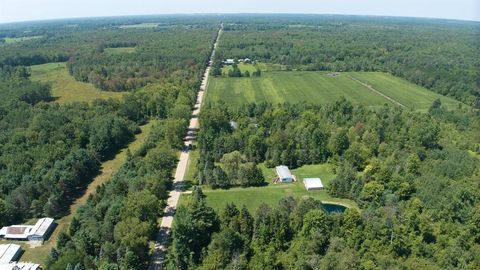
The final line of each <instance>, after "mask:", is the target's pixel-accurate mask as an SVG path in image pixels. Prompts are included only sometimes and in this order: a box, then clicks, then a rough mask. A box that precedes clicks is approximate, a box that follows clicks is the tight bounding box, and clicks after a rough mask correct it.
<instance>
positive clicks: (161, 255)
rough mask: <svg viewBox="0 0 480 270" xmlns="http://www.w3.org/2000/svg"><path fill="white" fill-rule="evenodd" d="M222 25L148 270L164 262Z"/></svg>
mask: <svg viewBox="0 0 480 270" xmlns="http://www.w3.org/2000/svg"><path fill="white" fill-rule="evenodd" d="M222 28H223V25H222V27H221V28H220V30H218V34H217V39H216V40H215V43H214V45H213V49H212V54H211V56H210V61H209V63H208V65H207V68H206V69H205V74H204V75H203V79H202V84H201V85H200V90H199V91H198V94H197V101H196V103H195V106H194V109H193V112H192V117H191V118H190V124H189V126H188V130H187V135H186V137H185V140H184V141H185V148H184V150H183V151H182V153H181V154H180V159H179V161H178V164H177V168H176V170H175V178H174V180H173V189H172V190H171V191H170V193H169V197H168V200H167V206H166V207H165V210H164V211H163V218H162V222H161V224H160V230H159V231H158V233H157V238H156V241H155V247H154V251H153V255H152V259H151V261H150V266H149V269H150V270H159V269H162V267H163V264H164V262H165V254H166V251H167V246H168V244H169V242H170V233H171V229H172V224H173V216H174V214H175V210H176V209H177V204H178V201H179V199H180V195H181V194H182V192H183V180H184V177H185V173H186V171H187V166H188V159H189V156H190V146H191V145H192V144H193V142H194V140H195V137H196V134H197V131H198V115H199V113H200V109H201V107H202V104H203V98H204V96H205V91H206V89H207V84H208V78H209V75H210V69H211V67H212V63H213V58H214V57H215V51H216V49H217V46H218V41H219V39H220V35H221V34H222Z"/></svg>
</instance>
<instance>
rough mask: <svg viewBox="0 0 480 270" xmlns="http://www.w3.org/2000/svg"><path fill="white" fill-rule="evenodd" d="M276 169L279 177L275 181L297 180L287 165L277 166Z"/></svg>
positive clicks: (288, 181)
mask: <svg viewBox="0 0 480 270" xmlns="http://www.w3.org/2000/svg"><path fill="white" fill-rule="evenodd" d="M275 171H276V172H277V178H276V179H275V182H281V183H291V182H293V181H294V180H295V179H294V178H293V175H292V173H291V172H290V170H289V169H288V167H287V166H284V165H281V166H277V167H276V168H275Z"/></svg>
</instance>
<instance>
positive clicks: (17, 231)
mask: <svg viewBox="0 0 480 270" xmlns="http://www.w3.org/2000/svg"><path fill="white" fill-rule="evenodd" d="M53 221H54V220H53V218H41V219H39V220H38V221H37V223H35V225H12V226H8V227H3V228H2V229H0V237H3V238H5V239H11V240H30V241H44V240H46V239H47V238H48V236H49V235H50V233H51V232H52V231H53V229H54V228H55V223H54V222H53Z"/></svg>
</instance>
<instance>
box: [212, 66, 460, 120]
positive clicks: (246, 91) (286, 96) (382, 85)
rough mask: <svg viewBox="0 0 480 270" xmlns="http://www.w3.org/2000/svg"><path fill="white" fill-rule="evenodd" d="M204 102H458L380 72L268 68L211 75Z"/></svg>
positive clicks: (423, 106) (417, 106) (424, 105)
mask: <svg viewBox="0 0 480 270" xmlns="http://www.w3.org/2000/svg"><path fill="white" fill-rule="evenodd" d="M207 91H208V94H207V102H216V101H220V100H222V101H225V102H226V103H227V104H233V105H234V106H239V105H241V104H245V103H250V102H263V101H267V102H272V103H284V102H290V103H300V102H310V103H317V104H326V103H331V102H333V101H336V100H338V99H339V98H341V97H345V98H346V99H348V100H350V101H351V102H353V103H361V104H364V105H367V106H370V107H376V106H382V105H383V104H385V103H388V104H395V105H397V106H405V107H408V108H410V109H414V110H418V111H425V110H427V109H428V108H429V107H430V105H431V104H432V102H433V101H434V100H435V99H437V98H440V100H441V101H442V104H443V105H445V106H447V107H449V108H451V109H453V108H457V107H458V104H459V102H457V101H455V100H453V99H451V98H448V97H445V96H442V95H439V94H437V93H434V92H432V91H429V90H427V89H425V88H422V87H420V86H417V85H415V84H412V83H410V82H407V81H405V80H403V79H400V78H397V77H395V76H392V75H390V74H386V73H382V72H344V73H336V76H332V73H329V72H307V71H288V72H287V71H267V72H263V73H262V76H261V77H258V78H256V77H250V78H226V77H218V78H212V79H211V81H210V84H209V86H208V90H207Z"/></svg>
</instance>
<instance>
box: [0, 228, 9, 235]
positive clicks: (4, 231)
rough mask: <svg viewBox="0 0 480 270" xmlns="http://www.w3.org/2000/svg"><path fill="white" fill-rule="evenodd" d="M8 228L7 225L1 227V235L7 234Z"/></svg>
mask: <svg viewBox="0 0 480 270" xmlns="http://www.w3.org/2000/svg"><path fill="white" fill-rule="evenodd" d="M7 228H8V227H7V226H5V227H2V228H1V229H0V236H2V235H5V234H6V233H7Z"/></svg>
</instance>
